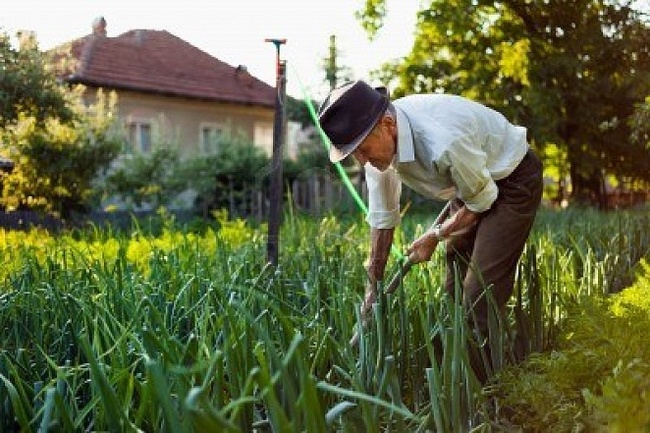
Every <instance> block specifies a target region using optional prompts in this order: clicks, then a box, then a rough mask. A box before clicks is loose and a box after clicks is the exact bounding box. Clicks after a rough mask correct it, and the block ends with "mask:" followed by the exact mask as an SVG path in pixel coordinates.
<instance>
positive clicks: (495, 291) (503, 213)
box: [445, 150, 542, 337]
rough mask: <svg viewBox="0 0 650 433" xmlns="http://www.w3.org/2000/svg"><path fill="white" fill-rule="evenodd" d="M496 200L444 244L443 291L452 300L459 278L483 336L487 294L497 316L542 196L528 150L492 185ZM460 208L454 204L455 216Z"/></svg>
mask: <svg viewBox="0 0 650 433" xmlns="http://www.w3.org/2000/svg"><path fill="white" fill-rule="evenodd" d="M496 184H497V187H498V188H499V195H498V197H497V199H496V201H495V202H494V204H493V205H492V207H491V208H490V209H489V210H488V211H486V212H484V213H483V214H482V216H481V219H480V220H479V222H478V223H477V224H476V225H475V226H474V227H472V229H471V230H469V231H468V232H466V233H464V234H463V235H460V236H457V237H453V238H451V239H449V240H448V241H447V244H446V251H447V252H446V254H447V256H446V260H447V278H446V286H445V288H446V290H447V292H448V293H449V294H451V295H452V296H454V293H455V284H456V278H455V277H456V275H460V277H461V278H462V294H463V305H464V306H465V308H466V309H467V311H468V312H469V320H470V322H471V323H473V325H474V326H475V328H476V329H477V330H478V331H479V332H481V334H482V335H483V336H484V337H487V329H488V307H489V305H488V300H487V297H486V296H485V294H484V291H485V289H486V288H489V290H490V291H491V294H492V297H493V299H494V301H496V305H497V307H498V308H499V310H500V311H503V310H504V309H505V305H506V303H507V302H508V299H509V298H510V296H511V294H512V291H513V285H514V278H515V271H516V269H517V263H518V261H519V258H520V257H521V254H522V252H523V249H524V246H525V244H526V240H527V239H528V235H529V234H530V230H531V228H532V225H533V222H534V220H535V215H536V212H537V209H538V207H539V204H540V201H541V197H542V164H541V162H540V160H539V158H538V157H537V156H536V155H535V154H534V153H533V151H532V150H529V151H528V153H527V154H526V156H525V157H524V159H523V160H522V161H521V163H519V165H518V166H517V168H516V169H515V170H514V171H513V172H512V173H511V174H510V175H509V176H508V177H506V178H504V179H501V180H499V181H497V182H496ZM459 206H462V203H461V202H460V201H459V200H456V201H455V202H454V203H452V206H451V212H452V213H453V212H454V211H456V210H457V209H458V207H459Z"/></svg>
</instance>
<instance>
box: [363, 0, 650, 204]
mask: <svg viewBox="0 0 650 433" xmlns="http://www.w3.org/2000/svg"><path fill="white" fill-rule="evenodd" d="M384 4H385V0H367V2H366V9H365V12H364V13H362V14H361V15H360V16H361V19H362V22H363V23H364V24H365V25H366V27H367V28H368V29H370V30H371V31H377V29H379V28H380V23H381V19H382V17H383V15H384V14H385V11H384V9H382V6H381V5H384ZM632 4H633V3H632V2H631V1H615V0H611V1H606V0H550V1H549V0H546V1H541V0H533V1H531V0H505V1H502V2H491V1H485V0H431V1H430V2H429V6H428V7H424V8H423V9H422V10H420V12H419V14H418V28H417V33H416V39H415V42H414V46H413V49H412V51H411V53H410V54H409V55H408V56H407V58H406V59H405V60H404V61H403V62H400V63H393V64H388V65H386V67H385V68H384V69H383V78H384V79H385V80H386V81H388V80H394V81H396V82H397V88H396V89H395V91H394V94H395V95H400V94H404V93H407V92H413V91H415V92H450V93H457V94H462V95H464V96H467V97H470V98H472V99H476V100H480V101H481V102H484V103H486V104H487V105H489V106H492V107H494V108H496V109H498V110H500V111H502V112H503V113H504V114H505V115H506V116H508V117H509V118H510V119H512V120H513V121H515V122H518V123H521V124H525V125H527V126H528V127H529V132H530V139H531V140H532V141H533V142H534V144H535V145H536V146H537V147H538V148H539V149H540V150H543V147H544V145H545V144H546V143H554V144H556V145H557V146H559V148H560V151H561V152H560V153H562V154H566V156H567V159H568V164H567V166H568V167H569V173H570V176H571V184H572V188H573V194H574V197H575V198H578V199H585V198H593V199H594V200H598V199H599V197H600V196H601V193H602V184H603V177H604V173H605V172H608V173H610V174H614V175H616V176H620V177H631V178H636V179H646V180H648V179H649V177H650V171H649V170H647V169H645V170H639V161H642V163H641V166H645V167H647V166H648V164H649V163H650V154H648V152H647V151H646V152H644V151H643V149H642V148H640V147H639V146H637V145H635V144H634V143H633V141H632V140H630V134H631V131H630V128H629V122H627V119H628V118H629V117H630V116H631V115H632V113H633V109H634V106H635V104H637V103H638V102H640V101H642V100H643V98H644V97H645V95H647V94H648V93H649V90H650V51H649V46H648V44H647V41H648V40H650V28H649V27H648V23H647V21H644V18H645V17H644V15H642V14H641V13H640V12H639V11H637V10H635V9H633V8H632ZM378 23H379V24H378ZM371 34H372V33H371Z"/></svg>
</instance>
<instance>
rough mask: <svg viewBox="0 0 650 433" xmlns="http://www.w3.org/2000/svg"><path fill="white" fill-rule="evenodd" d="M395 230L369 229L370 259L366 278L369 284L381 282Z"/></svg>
mask: <svg viewBox="0 0 650 433" xmlns="http://www.w3.org/2000/svg"><path fill="white" fill-rule="evenodd" d="M394 233H395V229H376V228H371V229H370V257H369V259H368V268H367V269H368V278H369V279H370V282H371V283H376V282H377V281H380V280H383V278H384V271H385V269H386V263H387V262H388V256H389V253H390V248H391V246H392V245H393V234H394Z"/></svg>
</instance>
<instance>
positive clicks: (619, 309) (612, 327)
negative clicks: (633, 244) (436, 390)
mask: <svg viewBox="0 0 650 433" xmlns="http://www.w3.org/2000/svg"><path fill="white" fill-rule="evenodd" d="M648 299H650V265H648V262H645V261H643V262H642V264H641V272H640V273H639V275H638V279H637V281H636V282H635V284H634V285H633V286H632V287H630V288H628V289H625V290H624V291H622V292H620V293H618V294H615V295H612V296H611V297H607V298H605V297H600V296H596V297H593V296H592V297H588V298H582V299H579V302H572V303H571V304H570V309H569V312H568V315H567V319H566V321H565V322H564V323H563V325H562V333H561V335H560V340H559V342H558V345H557V346H556V349H555V350H553V351H552V352H550V353H542V354H538V355H534V356H532V357H531V358H530V359H529V360H527V361H526V362H525V363H523V364H521V365H519V366H515V367H511V368H509V369H506V370H505V371H503V372H502V373H501V374H500V376H499V380H498V382H497V384H498V385H497V390H498V401H499V404H500V406H501V407H502V410H501V413H500V416H501V417H502V419H501V420H500V422H501V423H503V424H511V425H517V426H520V427H521V428H523V429H524V430H525V431H539V432H541V431H549V430H552V431H566V432H569V431H576V430H577V429H578V430H579V429H584V428H588V429H589V431H612V432H628V431H629V432H642V431H647V429H648V428H649V427H650V415H648V414H650V397H649V396H648V389H650V347H649V346H648V344H647V330H648V329H649V328H650V303H648Z"/></svg>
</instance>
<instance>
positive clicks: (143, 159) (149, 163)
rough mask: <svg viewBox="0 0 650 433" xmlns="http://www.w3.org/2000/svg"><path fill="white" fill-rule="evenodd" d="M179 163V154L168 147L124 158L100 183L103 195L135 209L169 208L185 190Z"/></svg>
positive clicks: (184, 181)
mask: <svg viewBox="0 0 650 433" xmlns="http://www.w3.org/2000/svg"><path fill="white" fill-rule="evenodd" d="M179 164H180V159H179V156H178V152H177V151H175V150H174V149H172V148H171V147H169V146H155V148H154V150H153V151H152V153H151V154H146V155H145V154H142V153H137V152H136V153H134V154H129V155H123V156H122V157H121V158H120V159H119V162H118V163H117V164H116V167H114V168H113V169H112V170H111V171H110V173H109V174H108V175H107V176H106V178H105V180H104V182H103V187H104V194H105V195H106V196H108V197H114V196H116V197H119V198H120V199H122V200H123V201H124V202H126V203H128V204H131V205H135V206H137V207H140V206H142V205H144V204H147V205H150V206H152V207H153V208H158V207H160V206H169V205H170V204H171V201H172V199H173V198H174V197H175V196H176V195H177V194H179V193H180V192H182V191H183V190H184V189H186V188H187V185H186V183H187V181H188V180H187V179H183V178H182V177H179V176H178V172H179Z"/></svg>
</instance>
